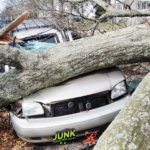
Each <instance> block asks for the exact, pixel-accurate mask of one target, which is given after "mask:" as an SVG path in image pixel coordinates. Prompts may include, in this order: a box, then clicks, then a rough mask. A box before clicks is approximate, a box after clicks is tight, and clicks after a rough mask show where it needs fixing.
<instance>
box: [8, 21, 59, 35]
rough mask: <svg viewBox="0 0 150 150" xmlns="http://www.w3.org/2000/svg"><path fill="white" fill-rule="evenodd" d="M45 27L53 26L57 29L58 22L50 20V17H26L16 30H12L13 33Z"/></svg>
mask: <svg viewBox="0 0 150 150" xmlns="http://www.w3.org/2000/svg"><path fill="white" fill-rule="evenodd" d="M44 27H51V28H53V29H57V30H58V28H57V26H56V24H55V23H54V22H53V21H51V20H49V19H48V18H33V19H26V20H24V21H23V22H22V23H21V24H19V25H18V26H17V27H16V28H15V29H14V30H12V31H11V32H10V35H12V33H13V32H19V31H22V30H28V29H36V28H39V29H40V28H44Z"/></svg>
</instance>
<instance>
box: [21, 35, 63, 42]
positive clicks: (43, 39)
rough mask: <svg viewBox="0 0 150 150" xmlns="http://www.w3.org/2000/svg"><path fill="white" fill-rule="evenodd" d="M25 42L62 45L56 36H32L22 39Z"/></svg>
mask: <svg viewBox="0 0 150 150" xmlns="http://www.w3.org/2000/svg"><path fill="white" fill-rule="evenodd" d="M22 40H23V41H33V40H34V41H39V42H46V43H60V40H59V38H58V36H57V35H56V34H53V35H40V36H31V37H26V38H23V39H22Z"/></svg>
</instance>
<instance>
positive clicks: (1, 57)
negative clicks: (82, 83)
mask: <svg viewBox="0 0 150 150" xmlns="http://www.w3.org/2000/svg"><path fill="white" fill-rule="evenodd" d="M149 35H150V29H149V28H147V26H145V25H141V26H136V27H129V28H126V29H122V30H118V31H113V32H109V33H107V34H105V35H104V36H101V35H100V36H94V37H90V38H84V39H80V40H77V41H72V42H67V43H61V44H58V45H57V46H55V47H52V48H49V49H47V50H44V51H40V52H33V51H24V50H20V49H17V48H13V47H7V46H0V63H3V64H6V65H10V66H15V67H16V69H12V70H11V71H9V72H7V73H3V74H2V75H1V76H0V108H2V107H4V106H6V105H8V104H10V103H12V102H15V101H16V100H18V99H20V98H23V97H25V96H27V95H30V94H32V93H34V92H36V91H38V90H40V89H42V88H46V87H49V86H54V85H56V84H58V83H61V82H63V81H65V80H67V79H69V78H71V77H74V76H77V75H80V74H83V73H87V72H91V71H94V70H98V69H102V68H107V67H111V66H115V65H120V64H129V63H136V62H146V61H150V43H149V40H150V38H149Z"/></svg>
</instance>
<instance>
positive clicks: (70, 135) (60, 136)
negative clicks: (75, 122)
mask: <svg viewBox="0 0 150 150" xmlns="http://www.w3.org/2000/svg"><path fill="white" fill-rule="evenodd" d="M75 132H76V131H75V129H65V130H62V131H57V132H56V134H55V137H54V138H53V143H60V144H66V142H67V141H69V140H74V139H75V138H76V134H75Z"/></svg>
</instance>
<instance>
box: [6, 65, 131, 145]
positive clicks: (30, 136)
mask: <svg viewBox="0 0 150 150" xmlns="http://www.w3.org/2000/svg"><path fill="white" fill-rule="evenodd" d="M129 97H130V96H129V93H128V87H127V84H126V80H125V76H124V75H123V73H122V72H121V71H120V69H119V68H117V67H112V68H107V69H102V70H98V71H95V72H91V73H88V74H84V75H80V76H78V77H75V78H72V79H70V80H68V81H66V82H64V83H61V84H59V85H57V86H54V87H49V88H46V89H43V90H40V91H38V92H37V93H34V94H32V95H30V96H27V97H25V98H23V99H22V100H19V101H17V102H15V103H14V104H11V106H8V107H7V108H8V109H9V111H10V125H11V128H12V129H13V131H14V132H16V134H17V135H18V136H19V137H20V138H21V139H22V140H25V141H27V142H32V143H42V142H51V141H52V140H53V136H54V135H55V133H56V132H57V131H61V130H64V129H66V128H67V129H68V128H74V129H75V130H76V134H77V135H78V133H80V132H81V131H85V130H89V129H92V128H96V127H99V126H101V125H103V124H106V123H108V122H111V121H112V120H113V119H114V117H115V116H116V115H117V114H118V112H119V111H120V110H121V109H122V107H123V106H124V104H125V103H126V101H127V100H128V99H129ZM82 135H83V134H82ZM79 136H80V134H79Z"/></svg>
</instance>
